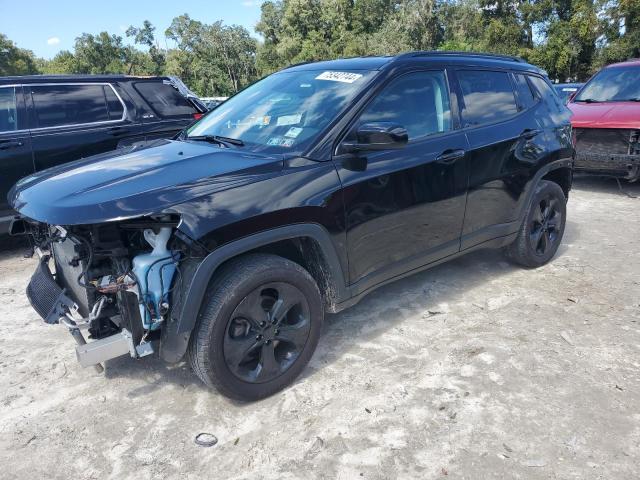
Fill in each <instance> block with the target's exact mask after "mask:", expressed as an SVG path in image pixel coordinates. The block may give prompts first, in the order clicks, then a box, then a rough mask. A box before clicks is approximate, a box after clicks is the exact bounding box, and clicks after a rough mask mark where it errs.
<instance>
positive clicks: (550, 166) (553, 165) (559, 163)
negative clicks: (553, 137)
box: [518, 158, 573, 228]
mask: <svg viewBox="0 0 640 480" xmlns="http://www.w3.org/2000/svg"><path fill="white" fill-rule="evenodd" d="M563 167H568V168H571V169H572V171H573V158H561V159H559V160H554V161H552V162H549V163H547V164H546V165H545V166H544V167H541V168H540V169H539V170H538V171H537V172H536V174H535V175H534V177H533V179H532V180H531V182H530V186H529V191H528V192H527V194H526V198H525V201H524V202H522V206H521V207H520V212H519V215H518V228H520V225H521V224H522V222H523V221H524V216H525V215H526V213H527V208H528V207H529V204H530V203H531V199H532V198H533V194H534V193H535V191H536V187H537V186H538V184H539V183H540V180H542V177H544V176H545V175H547V174H548V173H549V172H551V171H553V170H558V169H559V168H563Z"/></svg>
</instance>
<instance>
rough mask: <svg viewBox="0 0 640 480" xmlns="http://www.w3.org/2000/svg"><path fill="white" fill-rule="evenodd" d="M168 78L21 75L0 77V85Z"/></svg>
mask: <svg viewBox="0 0 640 480" xmlns="http://www.w3.org/2000/svg"><path fill="white" fill-rule="evenodd" d="M168 79H169V77H150V76H136V75H118V74H109V75H105V74H100V75H89V74H70V75H21V76H12V77H0V84H7V83H43V82H47V83H58V82H116V81H120V82H122V81H131V80H168Z"/></svg>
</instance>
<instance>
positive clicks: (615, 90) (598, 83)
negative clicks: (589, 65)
mask: <svg viewBox="0 0 640 480" xmlns="http://www.w3.org/2000/svg"><path fill="white" fill-rule="evenodd" d="M625 101H626V102H638V101H640V66H629V67H609V68H605V69H604V70H600V72H598V73H597V74H596V75H595V76H594V77H593V78H592V79H591V80H589V83H587V84H586V85H585V86H584V88H583V89H582V90H581V91H580V93H579V94H578V95H577V96H576V98H575V100H574V102H625Z"/></svg>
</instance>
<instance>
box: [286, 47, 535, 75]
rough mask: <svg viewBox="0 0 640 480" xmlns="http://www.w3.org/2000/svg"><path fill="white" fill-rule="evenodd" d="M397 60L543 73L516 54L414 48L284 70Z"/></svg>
mask: <svg viewBox="0 0 640 480" xmlns="http://www.w3.org/2000/svg"><path fill="white" fill-rule="evenodd" d="M400 63H448V64H459V65H476V66H480V65H487V66H491V65H493V66H499V67H502V68H509V69H516V70H528V71H535V72H538V73H543V72H542V71H541V70H540V69H539V68H537V67H535V66H533V65H531V64H529V63H527V62H526V61H525V60H523V59H522V58H519V57H513V56H509V55H499V54H493V53H480V52H453V51H440V50H438V51H416V52H406V53H401V54H399V55H396V56H379V57H373V56H371V57H353V58H339V59H337V60H327V61H322V62H305V63H298V64H296V65H291V66H290V67H288V68H287V70H325V69H335V70H381V69H383V68H385V67H387V66H390V65H395V64H400Z"/></svg>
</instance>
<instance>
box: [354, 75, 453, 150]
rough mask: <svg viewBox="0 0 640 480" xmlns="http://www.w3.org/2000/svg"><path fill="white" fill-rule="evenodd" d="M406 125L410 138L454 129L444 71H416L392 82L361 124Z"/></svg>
mask: <svg viewBox="0 0 640 480" xmlns="http://www.w3.org/2000/svg"><path fill="white" fill-rule="evenodd" d="M368 122H392V123H396V124H398V125H402V126H403V127H404V128H406V129H407V132H408V133H409V140H410V141H411V140H414V139H416V138H420V137H424V136H426V135H432V134H434V133H440V132H446V131H448V130H451V108H450V106H449V91H448V88H447V80H446V77H445V75H444V72H436V71H432V72H416V73H410V74H407V75H403V76H402V77H400V78H398V79H396V80H394V81H393V82H391V83H390V84H389V85H388V86H387V87H385V88H384V90H383V91H382V92H381V93H380V94H379V95H378V96H377V97H376V98H375V99H374V100H373V101H372V102H371V103H370V104H369V105H368V106H367V107H366V109H365V111H364V112H363V113H362V115H361V117H360V124H362V123H368Z"/></svg>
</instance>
